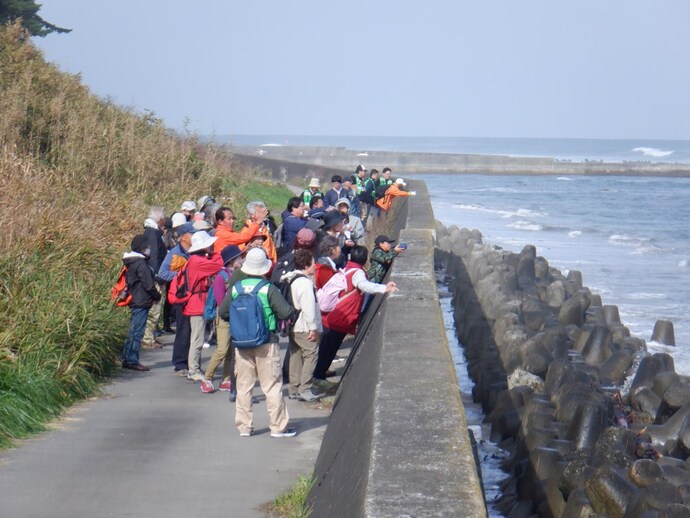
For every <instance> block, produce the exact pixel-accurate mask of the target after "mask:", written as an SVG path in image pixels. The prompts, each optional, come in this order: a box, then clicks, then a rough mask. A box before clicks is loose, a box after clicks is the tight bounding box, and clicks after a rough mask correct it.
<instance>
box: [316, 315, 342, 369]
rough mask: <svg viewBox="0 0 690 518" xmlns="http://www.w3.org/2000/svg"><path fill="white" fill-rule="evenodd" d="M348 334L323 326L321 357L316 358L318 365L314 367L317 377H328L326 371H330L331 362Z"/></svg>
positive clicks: (320, 347)
mask: <svg viewBox="0 0 690 518" xmlns="http://www.w3.org/2000/svg"><path fill="white" fill-rule="evenodd" d="M346 336H347V333H341V332H339V331H333V330H332V329H327V328H325V327H324V328H323V335H322V336H321V342H320V343H319V359H318V360H316V367H315V368H314V377H315V378H318V379H321V380H323V379H326V371H328V369H329V367H330V366H331V362H333V359H334V358H335V355H336V353H337V352H338V349H340V346H341V345H342V343H343V340H345V337H346Z"/></svg>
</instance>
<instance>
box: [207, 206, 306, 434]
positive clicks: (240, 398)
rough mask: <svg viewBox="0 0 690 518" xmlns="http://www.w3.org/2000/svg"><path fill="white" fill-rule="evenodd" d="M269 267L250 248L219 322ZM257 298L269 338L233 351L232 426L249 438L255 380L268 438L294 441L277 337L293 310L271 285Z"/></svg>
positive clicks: (262, 254)
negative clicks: (262, 400) (281, 323)
mask: <svg viewBox="0 0 690 518" xmlns="http://www.w3.org/2000/svg"><path fill="white" fill-rule="evenodd" d="M301 202H302V200H300V203H301ZM272 264H273V263H271V260H270V259H269V258H268V257H266V253H265V252H264V250H263V249H261V248H252V249H251V250H249V252H247V255H246V257H245V260H244V263H243V264H242V267H241V268H240V270H239V272H240V273H242V274H244V275H242V276H239V275H238V272H237V271H235V273H234V274H233V278H232V279H231V281H230V282H231V283H232V284H231V285H230V286H231V287H230V289H229V290H228V294H227V296H226V297H225V299H224V300H223V304H222V305H221V307H220V309H219V313H220V316H221V318H226V319H229V318H230V306H231V304H232V301H233V300H235V299H236V298H237V297H238V295H239V294H240V291H239V290H242V291H243V292H244V293H248V292H251V291H252V290H253V289H254V287H255V286H256V285H257V284H258V283H259V282H261V281H262V280H264V279H265V275H266V274H267V273H268V272H269V271H270V269H271V266H272ZM258 297H259V300H260V301H261V305H262V308H263V317H264V321H265V324H266V326H267V328H268V330H269V336H268V339H267V340H266V342H265V343H263V344H260V345H258V346H255V347H249V348H236V349H235V362H236V363H235V365H236V369H237V400H236V405H235V425H236V426H237V429H238V430H239V432H240V436H241V437H249V436H250V435H252V434H253V433H254V418H253V411H252V403H253V402H252V391H253V389H254V384H255V383H256V379H257V377H258V379H259V385H260V386H261V390H262V392H263V393H264V395H265V396H266V409H267V410H268V417H269V428H270V430H271V437H294V436H295V435H297V431H296V430H295V428H289V427H288V423H289V420H290V416H289V414H288V410H287V407H286V406H285V400H284V399H283V392H282V385H283V383H282V382H283V376H282V372H281V369H280V347H279V344H278V336H277V335H276V323H277V319H286V318H288V317H289V316H290V315H292V313H293V307H292V306H291V305H290V304H289V303H288V302H287V301H286V300H285V298H284V297H283V296H282V295H281V293H280V290H279V289H278V288H276V287H275V286H274V285H273V284H271V283H270V282H267V283H266V284H264V285H263V286H262V287H261V288H260V289H259V292H258ZM247 318H249V317H247ZM236 325H238V324H237V323H236V322H235V321H234V320H233V321H232V322H230V326H231V329H232V328H233V326H236Z"/></svg>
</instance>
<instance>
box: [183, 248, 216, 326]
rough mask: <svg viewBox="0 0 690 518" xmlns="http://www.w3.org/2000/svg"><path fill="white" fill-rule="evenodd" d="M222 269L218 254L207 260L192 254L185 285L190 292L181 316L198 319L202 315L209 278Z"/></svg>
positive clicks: (202, 256)
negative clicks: (190, 294)
mask: <svg viewBox="0 0 690 518" xmlns="http://www.w3.org/2000/svg"><path fill="white" fill-rule="evenodd" d="M222 267H223V258H222V257H221V255H220V254H213V255H212V256H211V258H210V259H209V258H208V257H206V255H204V254H192V255H191V256H189V262H188V263H187V284H188V285H189V289H190V290H191V291H192V296H191V297H189V300H188V301H187V304H185V306H184V309H183V310H182V314H183V315H184V316H187V317H198V316H201V315H203V314H204V305H205V304H206V294H207V293H208V289H209V288H210V287H211V279H210V277H211V276H213V275H216V274H217V273H218V272H219V271H220V269H221V268H222Z"/></svg>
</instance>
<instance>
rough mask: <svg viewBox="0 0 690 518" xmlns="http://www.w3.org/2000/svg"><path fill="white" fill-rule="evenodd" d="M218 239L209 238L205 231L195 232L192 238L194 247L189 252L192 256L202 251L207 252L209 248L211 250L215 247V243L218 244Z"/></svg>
mask: <svg viewBox="0 0 690 518" xmlns="http://www.w3.org/2000/svg"><path fill="white" fill-rule="evenodd" d="M216 239H218V238H217V237H212V236H209V235H208V232H206V231H204V230H200V231H199V232H195V233H194V235H193V236H192V246H190V247H189V250H187V251H188V252H189V253H190V254H193V253H194V252H198V251H200V250H206V249H207V248H210V247H211V246H212V245H213V243H215V242H216Z"/></svg>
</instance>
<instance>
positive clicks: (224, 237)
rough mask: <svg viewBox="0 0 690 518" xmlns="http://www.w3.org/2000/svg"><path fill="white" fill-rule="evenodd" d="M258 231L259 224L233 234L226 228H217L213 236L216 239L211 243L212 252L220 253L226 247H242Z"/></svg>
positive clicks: (253, 224)
mask: <svg viewBox="0 0 690 518" xmlns="http://www.w3.org/2000/svg"><path fill="white" fill-rule="evenodd" d="M258 231H259V224H258V223H252V224H251V225H249V226H248V227H245V228H243V229H242V230H240V231H239V232H234V231H232V230H230V229H229V228H227V227H223V226H220V225H219V226H217V227H216V233H215V234H214V235H215V236H216V237H217V238H218V239H216V242H215V243H213V251H214V252H218V253H220V251H221V250H223V248H225V247H226V246H228V245H244V244H245V243H248V242H249V241H250V240H251V238H253V237H254V234H256V233H257V232H258Z"/></svg>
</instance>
